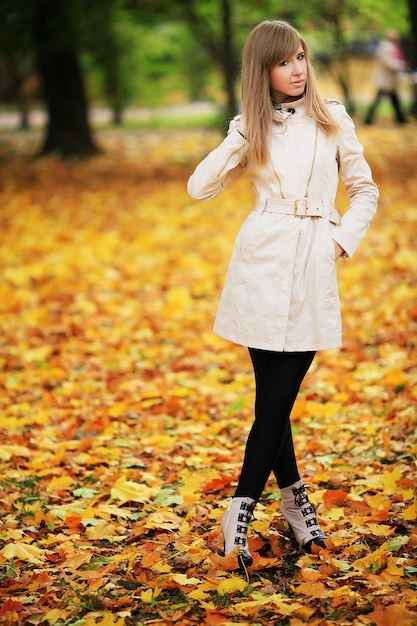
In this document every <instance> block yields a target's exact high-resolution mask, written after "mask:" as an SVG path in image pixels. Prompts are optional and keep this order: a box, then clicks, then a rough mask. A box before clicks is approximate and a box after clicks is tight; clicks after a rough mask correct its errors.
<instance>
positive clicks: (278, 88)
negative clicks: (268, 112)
mask: <svg viewBox="0 0 417 626" xmlns="http://www.w3.org/2000/svg"><path fill="white" fill-rule="evenodd" d="M306 81H307V62H306V59H305V54H304V50H303V47H302V46H300V47H299V49H298V50H297V52H296V53H295V54H293V55H291V56H289V57H288V58H286V59H284V61H281V62H280V63H278V64H277V65H274V67H273V68H272V69H271V71H270V73H269V82H270V85H271V94H272V97H273V98H274V100H275V102H285V101H291V100H294V99H295V98H298V97H299V96H301V95H302V94H303V93H304V89H305V86H306Z"/></svg>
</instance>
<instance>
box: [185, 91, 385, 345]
mask: <svg viewBox="0 0 417 626" xmlns="http://www.w3.org/2000/svg"><path fill="white" fill-rule="evenodd" d="M327 105H328V106H329V108H330V110H331V113H332V115H333V116H334V118H335V120H336V121H337V123H338V124H339V125H340V128H341V132H340V133H339V134H338V135H334V136H330V137H328V136H326V135H325V134H324V133H323V132H321V131H320V130H318V129H317V126H316V122H315V121H314V120H313V119H312V118H311V117H309V116H308V115H307V111H306V106H305V102H304V99H301V100H298V101H296V102H291V104H290V105H288V106H291V107H292V111H293V112H292V113H291V112H288V111H285V110H277V111H275V113H274V120H273V129H272V137H271V146H270V154H271V159H270V163H268V164H267V165H265V166H264V167H259V166H256V167H255V166H253V165H251V163H249V162H248V159H247V148H248V143H247V141H246V140H245V138H244V137H243V136H242V135H241V134H240V133H239V132H238V130H237V126H238V123H239V119H240V118H239V116H238V117H237V118H235V119H234V120H232V122H231V123H230V126H229V132H228V135H227V137H226V138H225V139H224V140H223V142H222V143H221V144H220V145H219V146H218V147H217V148H215V149H214V150H213V151H212V152H211V153H210V154H209V155H208V156H207V157H206V158H205V159H204V160H203V161H202V162H201V163H200V164H199V165H198V166H197V168H196V169H195V171H194V173H193V174H192V175H191V177H190V179H189V181H188V192H189V194H190V195H191V196H192V197H193V198H195V199H198V200H209V199H210V198H214V197H215V196H217V195H218V194H219V193H220V192H221V191H223V189H224V188H225V187H226V186H227V185H228V184H229V183H230V182H231V181H232V180H233V179H234V178H235V177H236V176H237V175H238V174H239V173H241V172H243V170H245V171H246V173H247V174H248V175H249V176H250V177H251V179H252V181H253V185H254V190H255V192H256V202H255V207H254V210H253V211H252V212H251V213H250V214H249V215H248V216H247V218H246V220H245V221H244V223H243V225H242V227H241V229H240V231H239V233H238V235H237V238H236V241H235V245H234V249H233V253H232V258H231V261H230V264H229V268H228V271H227V275H226V279H225V284H224V288H223V293H222V296H221V299H220V303H219V307H218V311H217V315H216V320H215V324H214V332H215V333H216V334H218V335H220V336H221V337H224V338H225V339H228V340H230V341H232V342H234V343H237V344H241V345H244V346H248V347H252V348H260V349H264V350H273V351H279V352H281V351H291V352H293V351H295V352H298V351H308V350H324V349H328V348H336V347H339V346H340V345H341V319H340V303H339V295H338V287H337V276H336V260H335V251H334V245H333V240H335V241H337V242H338V243H339V244H340V245H341V246H342V248H343V249H344V250H345V256H346V257H350V256H352V254H353V253H354V252H355V250H356V249H357V247H358V246H359V244H360V242H361V240H362V238H363V237H364V236H365V234H366V232H367V230H368V227H369V224H370V221H371V219H372V217H373V215H374V213H375V211H376V206H377V199H378V190H377V187H376V185H375V183H374V182H373V180H372V175H371V171H370V168H369V166H368V164H367V162H366V161H365V159H364V157H363V149H362V146H361V145H360V143H359V141H358V139H357V137H356V133H355V129H354V125H353V122H352V120H351V118H350V117H349V116H348V114H347V113H346V110H345V108H344V106H343V105H341V104H340V103H338V102H328V103H327ZM284 106H285V105H284ZM339 172H340V175H341V178H342V180H343V183H344V185H345V187H346V190H347V193H348V196H349V199H350V202H349V206H348V209H347V211H346V212H345V214H344V215H343V218H342V219H341V223H340V218H339V216H338V214H337V212H336V211H335V209H334V204H333V203H334V200H335V197H336V191H337V187H338V178H339ZM338 223H340V225H338Z"/></svg>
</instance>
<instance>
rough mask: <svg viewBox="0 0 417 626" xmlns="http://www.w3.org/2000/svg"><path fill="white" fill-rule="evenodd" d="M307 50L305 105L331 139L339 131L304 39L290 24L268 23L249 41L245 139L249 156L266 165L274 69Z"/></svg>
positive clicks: (244, 62)
mask: <svg viewBox="0 0 417 626" xmlns="http://www.w3.org/2000/svg"><path fill="white" fill-rule="evenodd" d="M300 45H301V47H302V48H303V51H304V55H305V60H306V67H307V77H306V78H307V82H306V88H305V102H306V105H307V112H308V114H309V115H310V116H311V117H313V118H314V119H315V120H316V122H317V125H318V126H319V128H321V129H322V130H323V132H324V133H326V134H328V135H330V134H332V133H336V132H338V130H339V127H338V125H337V123H336V121H335V120H334V118H333V117H332V116H331V114H330V112H329V111H328V109H327V107H326V105H325V103H324V101H323V100H322V98H321V97H320V96H319V94H318V91H317V86H316V81H315V77H314V70H313V67H312V65H311V61H310V57H309V53H308V47H307V44H306V42H305V41H304V39H303V38H302V37H301V35H300V34H299V33H298V32H297V31H296V30H295V28H293V27H292V26H291V25H290V24H288V23H287V22H281V21H271V22H269V21H264V22H261V23H260V24H258V26H256V27H255V28H254V29H253V30H252V31H251V33H249V36H248V38H247V40H246V43H245V46H244V48H243V54H242V106H243V114H244V118H245V135H246V137H247V138H248V141H249V156H250V157H251V159H252V160H253V161H254V162H255V163H257V164H259V165H264V164H265V163H266V162H267V160H268V156H269V141H270V133H271V126H272V116H273V112H274V108H273V103H272V100H271V87H270V79H269V74H270V71H271V69H272V68H273V67H274V66H275V65H277V64H278V63H280V62H281V61H284V60H285V59H287V58H288V57H289V56H292V55H293V54H296V53H297V51H298V49H299V47H300Z"/></svg>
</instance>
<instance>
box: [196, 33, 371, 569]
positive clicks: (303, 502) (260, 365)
mask: <svg viewBox="0 0 417 626" xmlns="http://www.w3.org/2000/svg"><path fill="white" fill-rule="evenodd" d="M242 107H243V113H242V115H239V116H237V117H236V118H235V119H234V120H232V122H231V123H230V126H229V132H228V135H227V137H226V138H225V139H224V140H223V142H222V143H221V144H220V145H219V146H218V147H217V148H216V149H214V150H213V151H212V152H211V153H210V154H209V155H208V156H207V157H206V158H205V159H204V160H203V161H202V162H201V163H200V164H199V165H198V166H197V168H196V170H195V171H194V173H193V174H192V176H191V177H190V179H189V181H188V191H189V193H190V195H191V196H192V197H193V198H195V199H199V200H209V199H210V198H213V197H215V196H217V195H218V194H219V193H220V192H221V191H223V189H224V188H225V187H226V186H227V185H228V184H229V183H230V182H231V181H232V180H233V179H234V178H235V177H236V176H238V175H239V174H240V173H242V172H246V174H247V175H248V176H249V177H250V178H251V180H252V182H253V186H254V189H255V192H256V202H255V207H254V210H253V211H252V212H251V213H250V214H249V216H248V217H247V219H246V220H245V222H244V224H243V226H242V228H241V230H240V232H239V234H238V236H237V238H236V242H235V246H234V250H233V254H232V258H231V261H230V265H229V268H228V272H227V276H226V280H225V285H224V289H223V293H222V296H221V300H220V304H219V308H218V312H217V316H216V320H215V325H214V331H215V332H216V333H217V334H218V335H220V336H222V337H224V338H225V339H228V340H230V341H233V342H235V343H237V344H241V345H244V346H247V347H248V349H249V353H250V356H251V359H252V363H253V368H254V375H255V382H256V400H255V419H254V422H253V425H252V428H251V431H250V434H249V437H248V440H247V444H246V449H245V456H244V461H243V466H242V471H241V474H240V478H239V481H238V486H237V489H236V492H235V494H234V496H233V498H232V499H231V501H230V505H229V507H228V509H227V511H226V513H225V514H224V516H223V518H222V520H221V527H222V531H223V536H224V544H225V554H228V553H230V552H231V551H232V550H233V549H234V548H235V547H236V546H238V547H239V550H238V555H239V562H240V564H241V565H242V564H243V565H245V566H246V565H251V564H252V556H251V554H250V551H249V549H248V542H247V532H248V525H249V523H250V521H251V519H252V514H253V510H254V507H255V505H256V503H257V501H258V500H259V498H260V497H261V494H262V491H263V489H264V487H265V484H266V482H267V480H268V477H269V475H270V473H271V472H273V473H274V475H275V477H276V480H277V483H278V485H279V488H280V490H281V513H282V514H283V515H284V517H285V518H286V520H287V521H288V523H289V525H290V527H291V529H292V531H293V533H294V536H295V539H296V541H297V542H298V543H299V544H300V545H302V546H303V547H304V549H306V550H308V551H309V550H311V545H312V544H313V543H315V544H318V545H323V540H324V538H325V534H324V532H323V531H322V529H321V528H320V525H319V523H318V521H317V518H316V515H315V511H314V508H313V506H312V505H311V504H310V502H309V499H308V495H307V493H306V489H305V486H304V483H303V482H302V480H301V478H300V475H299V472H298V468H297V461H296V457H295V452H294V445H293V439H292V433H291V425H290V413H291V409H292V406H293V404H294V401H295V399H296V396H297V394H298V391H299V388H300V385H301V382H302V380H303V378H304V376H305V374H306V373H307V370H308V368H309V367H310V365H311V362H312V360H313V358H314V355H315V353H316V351H317V350H323V349H329V348H337V347H339V346H340V345H341V322H340V304H339V298H338V288H337V277H336V260H337V259H338V258H339V257H341V256H343V257H345V258H350V257H351V256H352V255H353V253H354V252H355V250H356V249H357V247H358V246H359V243H360V242H361V240H362V238H363V237H364V236H365V234H366V232H367V230H368V227H369V223H370V221H371V219H372V217H373V215H374V213H375V211H376V206H377V199H378V190H377V187H376V185H375V184H374V182H373V180H372V175H371V171H370V169H369V166H368V164H367V162H366V161H365V159H364V157H363V149H362V146H361V145H360V143H359V142H358V139H357V137H356V134H355V129H354V125H353V122H352V120H351V118H350V117H349V116H348V115H347V113H346V111H345V108H344V107H343V106H342V105H341V104H340V103H339V102H334V101H331V102H324V101H323V100H322V99H321V98H320V96H319V94H318V92H317V88H316V84H315V80H314V75H313V70H312V66H311V63H310V60H309V54H308V49H307V45H306V43H305V41H304V39H303V38H302V37H301V36H300V34H299V33H298V32H297V31H296V30H295V29H294V28H293V27H292V26H290V25H289V24H287V23H285V22H281V21H272V22H269V21H264V22H262V23H261V24H259V25H258V26H256V28H254V30H253V31H252V32H251V33H250V34H249V37H248V39H247V41H246V44H245V46H244V50H243V58H242ZM339 174H340V175H341V178H342V180H343V182H344V185H345V187H346V190H347V193H348V196H349V198H350V202H349V207H348V209H347V211H346V212H345V214H344V216H343V218H340V216H339V214H338V213H337V211H336V209H335V208H334V200H335V196H336V191H337V186H338V178H339Z"/></svg>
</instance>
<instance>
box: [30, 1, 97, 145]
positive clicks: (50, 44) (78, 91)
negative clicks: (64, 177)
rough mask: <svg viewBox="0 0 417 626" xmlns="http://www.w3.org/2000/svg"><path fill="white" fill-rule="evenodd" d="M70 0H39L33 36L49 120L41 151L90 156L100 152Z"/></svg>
mask: <svg viewBox="0 0 417 626" xmlns="http://www.w3.org/2000/svg"><path fill="white" fill-rule="evenodd" d="M68 5H69V3H68V0H66V1H65V2H57V1H56V0H36V18H35V19H36V21H35V28H34V40H35V48H36V56H37V63H38V71H39V74H40V78H41V82H42V90H43V97H44V99H45V103H46V107H47V112H48V123H47V129H46V136H45V139H44V143H43V147H42V154H46V153H51V152H56V153H58V154H60V155H61V156H70V155H74V156H87V155H91V154H94V153H95V152H97V147H96V145H95V143H94V141H93V139H92V136H91V131H90V126H89V122H88V112H87V100H86V95H85V89H84V84H83V80H82V75H81V69H80V65H79V61H78V56H77V51H76V47H75V36H74V29H73V27H72V21H71V11H70V8H69V6H68Z"/></svg>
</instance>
